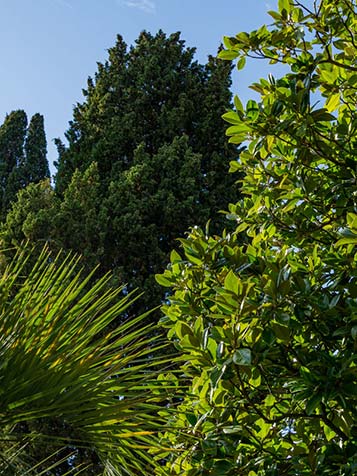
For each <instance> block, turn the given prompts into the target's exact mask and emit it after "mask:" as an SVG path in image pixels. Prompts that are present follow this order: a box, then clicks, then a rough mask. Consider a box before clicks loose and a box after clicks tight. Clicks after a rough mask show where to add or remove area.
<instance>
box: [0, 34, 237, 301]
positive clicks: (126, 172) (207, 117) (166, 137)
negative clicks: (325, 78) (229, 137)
mask: <svg viewBox="0 0 357 476" xmlns="http://www.w3.org/2000/svg"><path fill="white" fill-rule="evenodd" d="M194 53H195V50H194V48H187V47H186V46H185V42H184V41H183V40H182V39H181V38H180V34H179V33H175V34H172V35H169V36H167V35H165V34H164V33H163V32H162V31H159V32H158V33H157V34H156V35H151V34H150V33H148V32H142V33H141V34H140V36H139V38H138V39H137V41H136V44H135V45H134V46H132V47H131V48H128V47H127V45H126V44H125V42H124V41H123V39H122V38H121V37H120V36H118V38H117V42H116V44H115V46H113V47H112V48H110V49H109V55H108V60H107V61H106V62H105V63H103V64H102V63H98V70H97V72H96V73H95V75H94V78H89V79H88V85H87V88H86V90H84V91H83V93H84V101H83V103H80V104H77V105H76V107H75V108H74V111H73V120H72V121H71V123H70V127H69V129H68V131H67V132H66V138H67V141H68V144H67V145H66V146H65V145H64V144H62V143H61V142H60V141H58V142H57V144H58V150H59V159H58V163H57V166H58V172H57V175H56V177H55V182H56V188H55V194H53V193H52V192H50V191H49V190H48V191H47V192H45V189H46V187H47V189H48V187H49V184H47V185H44V184H40V185H38V186H35V187H31V189H30V190H24V191H23V193H21V194H20V195H19V201H18V203H17V204H15V205H14V206H13V208H12V210H11V211H10V213H9V214H8V217H7V224H6V225H5V231H6V237H7V238H8V242H12V241H14V240H16V241H17V242H21V240H22V239H24V238H31V239H37V240H40V241H42V240H48V241H49V242H50V246H51V247H52V248H53V249H58V248H61V247H62V248H64V249H72V250H74V251H76V252H79V253H81V254H82V255H83V256H84V260H85V261H84V262H85V263H86V264H87V265H88V268H91V267H92V266H94V265H96V264H98V263H100V264H101V267H100V270H101V272H106V271H108V270H113V271H114V276H115V279H116V280H117V282H119V283H123V282H125V283H128V288H129V289H134V288H136V287H139V288H140V289H142V290H143V291H145V295H144V298H143V300H142V306H143V308H150V307H152V306H154V305H158V304H160V302H161V299H162V298H163V296H162V295H161V289H160V287H159V286H158V285H157V284H156V283H155V280H154V277H153V276H154V274H155V273H158V272H161V271H163V270H164V267H165V265H166V263H167V262H168V253H169V251H170V250H171V249H172V248H173V247H175V246H176V243H177V242H176V238H177V237H179V236H183V235H184V233H185V231H186V230H187V229H188V228H189V227H190V226H192V225H204V224H205V223H206V221H207V220H208V219H209V218H211V219H212V227H216V226H218V223H219V222H221V221H223V218H222V215H220V214H219V211H220V210H221V209H223V208H224V207H225V206H226V203H228V202H229V201H232V200H236V198H237V196H238V186H236V185H235V178H234V177H231V176H230V175H229V174H227V171H228V168H229V162H230V161H231V160H232V159H235V158H236V156H237V153H238V152H237V146H236V145H229V144H227V142H226V140H225V137H224V124H223V122H222V121H221V119H220V116H221V115H222V114H223V113H224V112H226V111H227V110H228V109H229V108H230V107H231V92H230V85H231V76H230V75H231V65H230V64H229V63H227V62H224V61H222V60H219V59H217V58H213V57H209V59H208V61H207V64H205V65H202V64H199V63H198V62H197V61H195V59H194ZM43 193H45V194H46V198H45V197H44V202H43V207H41V200H39V199H38V198H39V197H40V196H42V194H43ZM32 200H33V201H32ZM51 200H52V204H51ZM25 210H26V212H25Z"/></svg>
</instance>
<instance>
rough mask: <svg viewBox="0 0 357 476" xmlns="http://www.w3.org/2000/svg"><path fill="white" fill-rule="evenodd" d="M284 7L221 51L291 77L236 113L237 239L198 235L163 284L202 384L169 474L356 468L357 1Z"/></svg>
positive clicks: (181, 420) (264, 86)
mask: <svg viewBox="0 0 357 476" xmlns="http://www.w3.org/2000/svg"><path fill="white" fill-rule="evenodd" d="M269 13H270V16H271V17H272V24H271V25H270V26H265V25H264V26H262V27H261V28H259V29H257V30H255V31H252V32H249V33H248V32H241V33H238V34H237V35H236V36H233V37H226V38H225V40H224V42H225V50H224V51H222V52H221V54H220V56H221V58H224V59H227V60H236V61H237V66H238V69H242V68H244V66H245V62H246V61H256V60H264V59H265V60H267V61H269V63H270V64H271V65H274V64H282V65H284V67H285V70H286V73H285V74H283V75H282V76H280V77H275V76H274V75H270V76H269V77H268V78H267V79H258V80H257V81H256V82H254V83H253V84H252V85H251V88H252V89H253V90H254V91H255V93H257V96H258V97H257V99H254V100H253V99H251V100H249V101H248V102H247V103H246V104H242V102H241V100H240V99H239V98H238V97H236V98H235V101H234V103H235V109H233V110H231V111H230V112H228V113H226V114H224V116H223V117H224V119H225V120H226V121H227V122H229V123H230V127H229V128H228V129H227V136H228V137H229V141H230V142H232V143H241V142H244V143H246V144H247V148H246V150H245V151H244V152H242V153H241V154H240V157H239V159H238V160H237V161H232V162H231V171H232V172H239V173H240V174H241V175H240V177H241V180H240V184H241V191H242V194H243V198H242V199H241V200H239V201H235V202H234V203H232V204H230V205H229V210H228V212H227V218H228V219H229V220H231V221H233V223H234V224H235V230H234V231H233V232H222V233H220V234H216V235H212V234H210V233H209V231H208V230H206V231H203V230H201V229H194V230H192V232H191V233H190V235H189V236H188V237H187V239H182V240H181V243H182V250H181V252H180V254H178V253H177V252H173V253H172V255H171V265H170V266H169V268H168V269H167V270H166V271H165V272H164V273H163V274H161V275H159V276H158V277H157V280H158V282H159V283H161V284H162V285H164V286H167V287H169V288H171V289H172V291H173V292H174V294H173V296H172V297H171V298H170V299H169V302H168V303H167V304H166V305H164V307H163V312H164V317H163V318H162V323H163V325H164V326H165V327H167V328H168V332H169V336H170V338H171V339H172V340H173V341H174V342H175V344H176V346H177V347H178V349H180V350H181V351H182V352H183V353H184V355H185V356H186V363H185V364H184V365H183V366H182V368H181V372H182V381H184V382H186V383H187V382H189V384H190V388H189V391H188V392H187V393H185V394H184V395H183V400H182V402H181V403H180V404H179V407H178V413H177V415H176V417H175V418H174V419H173V420H171V425H173V426H175V425H176V427H177V433H176V436H175V437H173V438H172V437H171V438H172V439H171V441H172V443H173V444H174V445H175V448H176V449H177V450H178V452H177V453H176V452H174V453H171V460H170V461H169V463H168V465H167V474H173V475H174V474H177V475H190V476H196V475H205V474H212V475H237V474H244V475H249V476H263V475H264V476H266V475H272V476H273V475H274V476H275V475H276V476H278V475H279V476H282V475H311V474H316V475H317V474H318V475H336V476H337V475H340V476H342V475H351V476H352V475H353V474H356V471H357V445H356V436H357V413H356V397H357V384H356V374H357V366H356V345H357V343H356V339H357V321H356V316H357V299H356V298H357V253H356V245H357V196H356V190H357V165H356V164H357V162H356V126H357V116H356V100H357V95H356V78H357V44H356V34H357V33H356V32H357V23H356V18H357V7H356V5H355V2H354V1H352V0H337V1H336V0H323V1H322V0H321V1H315V2H307V1H306V2H305V1H291V0H290V1H289V0H279V2H278V11H272V12H269ZM169 436H170V435H169Z"/></svg>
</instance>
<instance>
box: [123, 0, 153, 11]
mask: <svg viewBox="0 0 357 476" xmlns="http://www.w3.org/2000/svg"><path fill="white" fill-rule="evenodd" d="M120 3H121V4H123V5H125V6H127V7H130V8H137V9H138V10H142V11H143V12H145V13H155V11H156V5H155V2H154V1H153V0H120Z"/></svg>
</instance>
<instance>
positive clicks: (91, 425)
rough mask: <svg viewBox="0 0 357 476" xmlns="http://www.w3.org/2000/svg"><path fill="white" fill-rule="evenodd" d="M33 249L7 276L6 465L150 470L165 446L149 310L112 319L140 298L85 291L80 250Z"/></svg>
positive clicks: (1, 448) (10, 468) (104, 286)
mask: <svg viewBox="0 0 357 476" xmlns="http://www.w3.org/2000/svg"><path fill="white" fill-rule="evenodd" d="M30 258H31V253H29V251H28V250H25V251H22V252H19V254H18V255H16V256H15V258H14V260H13V261H12V262H11V263H9V264H8V265H7V266H4V264H3V266H2V268H3V269H2V273H1V277H0V316H1V318H0V355H1V366H0V381H1V399H0V421H1V443H0V474H2V475H9V476H10V475H11V476H17V475H18V476H23V475H24V474H26V475H29V476H30V475H40V474H43V475H46V476H50V475H53V476H54V475H59V474H61V475H64V474H66V475H67V474H68V475H74V474H83V475H86V476H89V475H99V474H102V475H107V476H109V475H117V474H118V475H119V474H120V475H124V474H125V475H136V474H151V473H152V472H153V471H154V470H155V460H154V457H153V456H150V454H149V450H150V449H152V450H153V452H155V451H157V450H158V448H159V444H158V440H157V436H156V434H157V432H158V429H160V427H161V425H162V423H161V422H160V418H159V417H158V415H157V412H158V410H159V409H160V408H161V405H162V403H161V402H162V401H163V399H164V398H165V397H166V394H165V393H163V391H164V390H165V388H167V385H166V383H165V382H164V380H163V379H161V380H160V381H158V380H157V373H158V371H157V368H159V367H160V366H162V365H165V362H164V359H162V358H160V357H157V351H158V350H159V349H160V348H161V346H162V343H161V342H160V341H159V340H158V338H156V337H153V329H154V328H153V326H150V325H149V326H148V325H145V324H144V323H143V322H144V319H145V316H138V317H136V318H135V319H132V320H127V321H126V322H125V323H123V324H121V325H120V326H117V325H116V326H115V327H113V326H112V325H111V324H112V323H113V322H117V319H118V315H120V314H122V313H123V312H125V310H126V308H127V307H128V306H129V305H130V304H131V302H132V301H133V299H134V298H133V296H132V295H127V296H126V297H124V298H122V297H120V294H121V288H117V289H111V288H110V287H108V281H109V278H110V277H109V276H105V277H104V278H102V279H101V280H100V281H98V282H97V283H96V284H95V285H94V286H93V287H91V289H90V290H89V291H85V289H86V287H87V286H86V285H87V283H88V281H89V280H90V279H91V275H88V276H85V277H83V276H82V272H81V270H80V268H79V266H78V265H79V263H78V261H79V260H78V258H76V257H74V256H67V257H66V259H65V260H63V259H61V257H60V256H53V255H51V254H50V253H49V252H48V251H47V250H45V249H44V250H43V252H42V253H41V256H40V257H39V258H38V260H37V261H36V263H35V265H34V266H33V267H32V270H31V272H30V274H29V275H27V277H25V275H26V273H24V270H26V263H27V261H28V260H29V259H30Z"/></svg>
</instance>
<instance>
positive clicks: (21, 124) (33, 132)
mask: <svg viewBox="0 0 357 476" xmlns="http://www.w3.org/2000/svg"><path fill="white" fill-rule="evenodd" d="M46 147H47V145H46V136H45V130H44V121H43V116H42V115H41V114H38V113H37V114H34V116H33V117H32V118H31V121H30V124H29V126H28V124H27V115H26V113H25V111H23V110H21V109H20V110H17V111H12V112H11V113H10V114H8V115H7V116H6V117H5V120H4V123H3V124H2V125H1V127H0V184H1V216H2V219H4V218H5V216H6V213H7V211H8V210H9V208H10V205H11V203H12V202H13V201H15V199H16V194H17V192H18V191H19V190H21V189H22V188H24V187H26V186H27V185H28V184H30V183H37V182H39V181H40V180H43V179H45V178H49V176H50V172H49V167H48V162H47V157H46V155H47V148H46Z"/></svg>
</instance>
